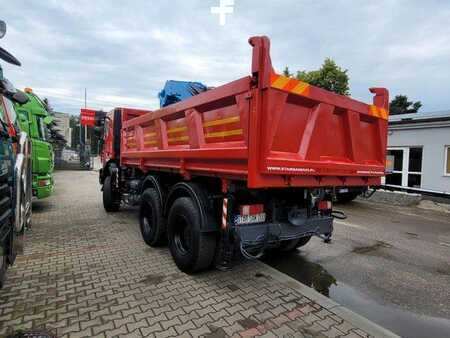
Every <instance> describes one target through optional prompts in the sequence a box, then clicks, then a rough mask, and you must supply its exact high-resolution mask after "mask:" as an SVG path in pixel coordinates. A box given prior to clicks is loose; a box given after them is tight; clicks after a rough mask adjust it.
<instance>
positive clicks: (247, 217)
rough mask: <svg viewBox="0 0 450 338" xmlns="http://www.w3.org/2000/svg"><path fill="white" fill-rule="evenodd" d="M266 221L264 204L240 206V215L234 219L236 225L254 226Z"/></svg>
mask: <svg viewBox="0 0 450 338" xmlns="http://www.w3.org/2000/svg"><path fill="white" fill-rule="evenodd" d="M265 221H266V213H265V212H264V204H243V205H240V206H239V215H236V216H235V218H234V223H235V224H254V223H263V222H265Z"/></svg>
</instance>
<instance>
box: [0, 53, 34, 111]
mask: <svg viewBox="0 0 450 338" xmlns="http://www.w3.org/2000/svg"><path fill="white" fill-rule="evenodd" d="M0 48H1V47H0ZM0 94H3V95H4V96H5V97H7V98H8V99H10V100H11V101H14V102H15V103H18V104H20V105H22V104H25V103H27V102H28V100H29V99H28V96H27V95H26V94H25V93H23V92H21V91H19V90H17V89H16V88H14V86H13V85H12V83H11V82H9V81H8V80H7V79H5V78H4V79H3V80H0Z"/></svg>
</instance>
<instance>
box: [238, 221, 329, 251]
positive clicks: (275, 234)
mask: <svg viewBox="0 0 450 338" xmlns="http://www.w3.org/2000/svg"><path fill="white" fill-rule="evenodd" d="M234 231H235V234H236V236H237V237H238V238H239V241H240V243H241V245H243V246H245V247H247V248H256V247H261V246H265V247H275V246H278V245H279V243H280V242H281V241H286V240H291V239H298V238H302V237H306V236H320V235H324V236H331V234H332V232H333V217H331V216H314V217H310V218H307V219H306V220H305V222H304V223H303V224H301V225H293V224H291V223H262V224H254V225H243V226H235V227H234Z"/></svg>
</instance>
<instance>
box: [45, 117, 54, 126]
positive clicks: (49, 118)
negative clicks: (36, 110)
mask: <svg viewBox="0 0 450 338" xmlns="http://www.w3.org/2000/svg"><path fill="white" fill-rule="evenodd" d="M54 120H55V119H54V118H53V117H52V116H46V117H44V123H45V124H46V125H49V124H51V123H52V122H53V121H54Z"/></svg>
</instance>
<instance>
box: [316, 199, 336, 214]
mask: <svg viewBox="0 0 450 338" xmlns="http://www.w3.org/2000/svg"><path fill="white" fill-rule="evenodd" d="M332 207H333V205H332V203H331V201H320V202H319V205H318V209H319V210H320V211H322V212H327V211H331V209H332Z"/></svg>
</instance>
